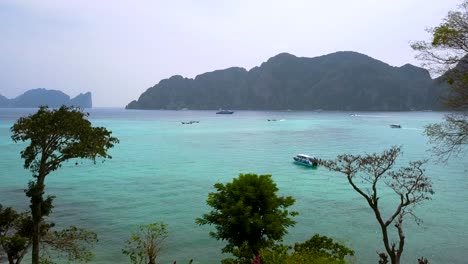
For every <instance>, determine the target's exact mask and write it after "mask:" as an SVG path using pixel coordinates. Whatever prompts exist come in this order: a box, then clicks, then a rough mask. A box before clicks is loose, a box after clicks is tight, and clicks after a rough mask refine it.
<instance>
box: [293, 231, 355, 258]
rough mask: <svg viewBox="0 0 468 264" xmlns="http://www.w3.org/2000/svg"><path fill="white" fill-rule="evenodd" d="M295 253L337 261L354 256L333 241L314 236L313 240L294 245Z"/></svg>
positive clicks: (351, 251)
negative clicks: (306, 253) (304, 253)
mask: <svg viewBox="0 0 468 264" xmlns="http://www.w3.org/2000/svg"><path fill="white" fill-rule="evenodd" d="M294 251H295V252H308V253H310V254H313V255H315V256H322V257H326V258H333V259H337V260H343V259H344V257H345V256H347V255H350V256H354V251H353V250H351V249H349V248H347V247H345V246H343V245H341V244H339V243H336V242H333V239H331V238H329V237H326V236H321V235H318V234H316V235H314V236H313V237H312V238H311V239H309V240H307V241H305V242H303V243H296V244H295V245H294Z"/></svg>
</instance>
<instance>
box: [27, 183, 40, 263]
mask: <svg viewBox="0 0 468 264" xmlns="http://www.w3.org/2000/svg"><path fill="white" fill-rule="evenodd" d="M42 182H43V180H41V179H40V178H38V182H36V183H32V184H31V185H30V186H29V190H28V191H27V193H26V194H27V195H28V196H29V197H31V213H32V222H33V234H32V264H39V250H40V249H39V240H40V236H41V223H42V201H43V197H42V195H43V193H44V184H43V183H42Z"/></svg>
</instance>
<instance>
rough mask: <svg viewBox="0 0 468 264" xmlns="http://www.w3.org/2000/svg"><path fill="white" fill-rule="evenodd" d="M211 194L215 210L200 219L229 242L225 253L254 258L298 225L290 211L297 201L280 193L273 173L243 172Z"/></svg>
mask: <svg viewBox="0 0 468 264" xmlns="http://www.w3.org/2000/svg"><path fill="white" fill-rule="evenodd" d="M214 187H215V189H216V192H212V193H209V194H208V200H207V204H208V205H209V206H210V207H212V211H211V212H209V213H207V214H204V215H203V217H201V218H198V219H197V220H196V222H197V223H198V224H199V225H206V224H209V225H215V227H216V232H210V235H211V236H212V237H214V238H216V239H218V240H225V241H227V243H228V244H227V245H226V246H225V247H224V248H223V250H222V251H223V252H228V253H233V254H234V255H235V256H237V257H239V258H246V259H249V260H250V259H251V258H252V257H253V256H254V255H258V253H259V251H260V249H261V248H264V247H267V246H271V245H272V244H273V243H274V242H275V241H280V240H281V239H282V237H283V236H284V235H285V234H286V233H287V230H286V229H287V228H288V227H290V226H294V225H295V221H294V220H292V218H291V217H292V216H295V215H296V214H297V212H294V211H288V210H287V208H288V207H290V206H291V205H293V204H294V202H295V200H294V199H293V198H292V197H291V196H287V197H283V196H278V195H277V191H278V188H277V187H276V184H275V183H274V182H273V180H272V179H271V175H256V174H240V175H239V177H238V178H235V179H233V181H232V182H231V183H227V184H225V185H224V184H222V183H217V184H215V185H214Z"/></svg>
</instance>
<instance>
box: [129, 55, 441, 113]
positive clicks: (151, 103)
mask: <svg viewBox="0 0 468 264" xmlns="http://www.w3.org/2000/svg"><path fill="white" fill-rule="evenodd" d="M446 91H447V87H446V85H445V84H444V82H440V81H436V80H433V79H432V78H431V76H430V74H429V72H428V71H427V70H425V69H423V68H420V67H416V66H413V65H411V64H406V65H403V66H401V67H393V66H390V65H388V64H386V63H384V62H381V61H379V60H376V59H373V58H371V57H369V56H367V55H364V54H360V53H357V52H351V51H342V52H336V53H332V54H328V55H324V56H320V57H314V58H305V57H296V56H294V55H291V54H288V53H281V54H278V55H276V56H274V57H272V58H270V59H269V60H268V61H266V62H264V63H262V64H261V66H259V67H254V68H252V69H251V70H249V71H247V70H246V69H244V68H239V67H232V68H228V69H224V70H217V71H213V72H208V73H204V74H200V75H198V76H196V77H195V79H190V78H184V77H182V76H180V75H176V76H172V77H170V78H169V79H164V80H161V81H160V82H159V83H158V84H156V85H155V86H153V87H151V88H149V89H147V90H146V91H145V92H144V93H143V94H141V96H140V97H139V98H138V100H134V101H132V102H130V103H129V104H128V105H127V106H126V108H127V109H183V108H188V109H197V110H204V109H205V110H209V109H237V110H286V109H291V110H314V109H323V110H345V111H409V110H440V109H441V108H442V106H441V103H440V100H439V98H440V96H441V95H444V94H446Z"/></svg>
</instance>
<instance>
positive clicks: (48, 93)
mask: <svg viewBox="0 0 468 264" xmlns="http://www.w3.org/2000/svg"><path fill="white" fill-rule="evenodd" d="M41 105H47V106H49V107H53V108H56V107H60V106H62V105H73V106H76V107H81V108H91V107H92V103H91V93H89V92H88V93H86V94H80V95H78V96H77V97H75V98H73V99H71V100H70V96H68V95H66V94H65V93H63V92H61V91H58V90H47V89H44V88H38V89H33V90H29V91H27V92H25V93H24V94H22V95H20V96H18V97H16V98H13V99H7V98H6V97H3V96H0V107H21V108H35V107H39V106H41Z"/></svg>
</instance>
